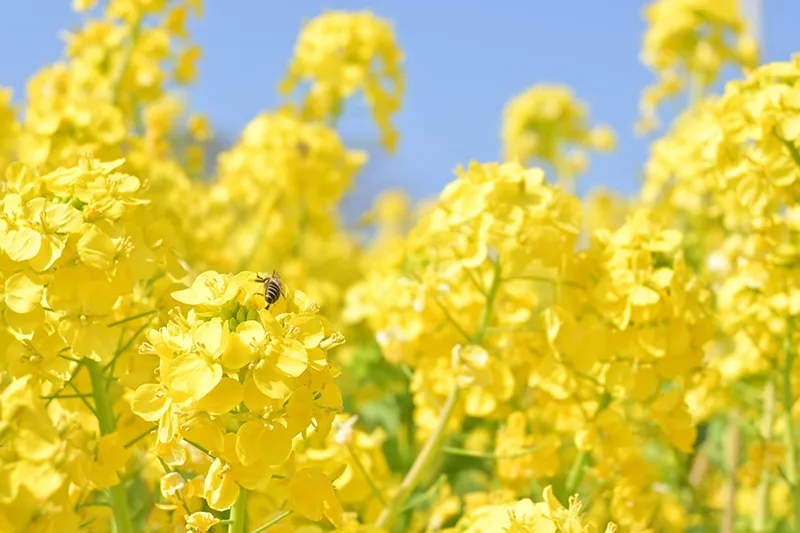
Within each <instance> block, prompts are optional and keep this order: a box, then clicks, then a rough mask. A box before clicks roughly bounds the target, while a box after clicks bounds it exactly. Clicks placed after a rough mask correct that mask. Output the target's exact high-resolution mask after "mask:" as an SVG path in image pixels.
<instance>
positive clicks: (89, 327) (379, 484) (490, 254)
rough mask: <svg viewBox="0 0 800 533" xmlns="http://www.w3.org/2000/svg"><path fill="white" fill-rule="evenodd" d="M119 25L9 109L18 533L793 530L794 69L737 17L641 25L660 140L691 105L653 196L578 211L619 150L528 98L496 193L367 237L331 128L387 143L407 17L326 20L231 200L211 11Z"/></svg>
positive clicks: (550, 92) (12, 473) (1, 404)
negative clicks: (349, 116)
mask: <svg viewBox="0 0 800 533" xmlns="http://www.w3.org/2000/svg"><path fill="white" fill-rule="evenodd" d="M95 4H96V3H95V2H93V1H91V0H76V1H74V2H73V7H74V9H75V10H79V11H87V12H89V13H88V15H87V18H86V19H85V23H84V24H83V26H82V27H79V28H77V29H74V30H73V31H71V32H70V33H69V34H67V35H65V39H64V40H65V43H66V47H65V54H64V58H63V60H62V61H60V62H58V63H55V64H53V65H50V66H47V67H45V68H43V69H41V70H40V71H38V72H37V73H36V74H34V76H32V78H31V79H30V80H29V83H28V87H27V90H26V91H25V92H24V94H22V95H21V98H20V105H19V108H17V107H16V106H15V105H12V101H11V93H10V91H8V90H6V89H0V172H2V176H3V179H2V187H1V188H0V531H3V532H5V531H9V532H13V533H16V532H19V533H24V532H29V531H34V532H42V533H50V532H56V531H58V532H62V531H63V532H66V533H80V532H83V531H99V532H104V531H115V532H117V533H133V532H134V531H152V532H156V533H161V532H163V533H169V532H179V533H180V532H186V533H188V532H209V531H210V532H214V531H218V530H222V529H223V528H225V527H228V528H229V529H230V530H231V531H236V532H241V531H256V530H258V531H264V530H266V529H269V530H270V531H276V532H290V531H298V532H302V533H321V532H323V531H338V532H342V533H395V532H397V531H409V532H412V533H422V532H427V531H452V532H458V531H463V532H466V531H470V532H475V533H478V532H489V531H497V532H542V531H545V532H550V533H557V532H564V533H599V532H601V531H605V532H606V533H612V532H614V531H617V530H619V531H631V532H635V533H655V532H662V531H664V532H668V533H684V532H686V531H696V532H698V533H699V532H703V533H708V532H709V531H717V530H719V528H720V523H721V521H724V524H728V523H729V522H728V521H729V520H730V519H731V517H733V518H735V523H734V524H733V526H732V527H733V528H734V529H736V530H742V531H744V530H747V531H750V530H752V531H758V532H762V533H764V532H767V531H784V530H789V529H791V528H792V526H793V525H796V522H797V517H798V516H800V514H798V511H797V509H800V483H798V479H800V471H799V470H798V464H800V456H798V452H800V449H798V445H797V442H798V441H797V437H798V435H797V432H796V424H797V421H798V419H800V410H799V409H798V402H796V399H797V395H798V393H800V389H798V386H799V385H798V383H800V382H799V381H798V379H799V378H800V375H798V365H797V350H796V346H797V344H798V341H800V334H799V332H800V327H799V326H800V324H798V320H800V275H798V271H800V269H798V268H797V266H798V261H800V244H799V243H800V208H798V205H797V199H798V198H800V188H799V187H800V185H798V184H799V183H800V181H798V178H800V171H798V169H800V146H798V144H797V140H798V138H800V56H798V57H795V58H793V59H792V60H791V61H787V62H782V63H773V64H769V65H764V66H761V67H758V68H753V67H754V65H753V63H754V60H755V46H754V44H753V42H752V39H751V38H750V37H749V36H748V35H747V32H746V28H745V25H744V24H743V22H742V20H741V14H740V13H739V11H738V9H737V5H736V3H735V2H733V1H732V0H730V1H728V0H726V1H719V2H712V1H710V0H704V1H701V0H658V1H656V2H654V3H653V4H652V5H651V6H650V7H649V8H648V11H647V20H648V33H647V35H646V37H645V44H644V51H643V57H644V58H645V61H646V62H647V64H648V66H650V67H651V68H654V69H655V70H657V71H658V72H659V76H660V78H659V85H658V86H657V87H656V88H653V89H649V90H648V91H646V92H645V94H644V97H643V102H644V111H645V114H646V117H645V118H652V116H649V115H647V113H650V112H653V111H654V109H655V107H656V105H657V104H658V102H660V101H661V99H663V97H665V96H667V95H670V94H673V93H674V92H676V91H679V90H680V89H681V88H682V86H683V84H684V82H686V81H688V79H689V78H692V79H693V80H694V82H693V83H695V84H696V85H695V89H696V92H697V93H698V94H696V95H694V96H696V97H697V98H695V97H693V98H692V103H693V105H692V106H690V107H689V108H688V109H687V110H685V111H684V112H683V113H682V114H681V115H680V116H679V118H678V119H677V120H676V121H675V122H674V123H673V124H672V125H671V127H670V128H669V131H668V133H667V135H666V136H664V137H663V138H661V139H659V140H657V141H656V142H655V143H654V144H653V146H652V149H651V157H650V160H649V161H648V163H647V165H646V167H645V172H644V174H645V182H644V184H643V188H642V190H641V192H640V193H639V194H638V195H634V196H632V197H630V198H622V197H618V196H616V195H614V194H613V193H611V192H608V191H603V190H600V191H598V192H596V193H594V194H593V195H591V196H590V197H589V198H587V199H585V200H583V201H581V200H579V199H578V198H577V197H575V196H574V195H572V194H571V193H570V191H569V188H570V187H571V185H572V184H573V183H572V181H571V180H573V179H574V178H575V177H576V176H577V174H579V173H580V172H581V171H582V170H583V169H584V168H585V166H586V164H587V163H586V161H587V157H588V156H587V154H588V152H589V151H590V150H599V151H605V150H609V149H611V148H612V147H613V144H614V135H613V133H612V132H611V130H610V129H608V128H607V127H603V126H594V125H592V124H591V122H590V121H589V118H588V117H589V113H588V110H587V109H586V107H585V106H584V104H582V103H581V102H579V101H578V100H577V99H576V98H575V97H574V95H573V94H572V93H571V91H570V90H569V89H568V88H566V87H562V86H546V85H538V86H534V87H532V88H531V89H529V90H528V91H526V92H524V93H522V94H520V95H518V96H517V97H515V98H514V99H512V100H511V101H510V102H509V105H508V106H507V108H506V110H505V115H504V117H503V132H502V135H503V139H502V141H503V145H504V146H503V150H504V153H503V159H504V162H501V163H494V162H489V163H477V162H472V163H470V164H469V165H468V166H466V168H463V167H459V168H458V169H457V170H456V177H455V179H453V180H452V181H451V182H450V183H448V184H447V185H446V186H445V187H444V189H443V190H442V191H441V193H440V194H439V195H438V196H437V197H436V198H434V199H432V200H431V201H428V202H422V203H419V204H415V203H414V202H412V201H411V199H410V198H409V197H408V196H407V195H406V194H405V193H404V192H402V191H384V192H383V193H382V194H380V195H379V196H378V197H377V199H376V201H375V204H374V206H373V207H372V208H371V209H370V210H369V211H368V212H366V213H365V214H364V216H363V217H362V218H361V220H360V221H359V225H358V227H356V228H351V227H349V226H347V225H346V224H345V223H344V222H343V219H344V217H342V216H341V213H340V212H339V210H340V207H341V204H342V199H343V198H344V197H345V196H346V195H347V194H349V193H350V192H351V191H352V190H353V187H354V183H355V182H356V177H357V175H358V173H359V172H360V171H361V169H362V168H363V167H364V164H365V162H366V158H367V154H366V153H364V152H361V151H357V150H353V149H351V148H350V147H348V146H347V143H346V142H345V141H344V139H343V138H342V137H341V136H340V135H339V134H338V133H337V131H336V130H335V122H336V119H337V118H338V117H339V116H340V115H341V114H342V113H343V112H344V109H345V106H346V105H349V101H351V100H352V99H353V97H355V96H357V93H361V95H362V96H363V97H364V99H365V100H366V102H367V104H368V105H369V107H370V108H371V110H372V113H373V116H374V118H375V119H376V121H377V123H378V126H379V128H380V129H381V133H382V140H383V143H384V145H385V146H386V147H387V148H390V149H391V148H393V147H394V146H395V144H396V142H397V132H396V131H395V130H394V128H393V127H392V125H391V123H390V121H391V119H392V117H393V116H394V114H395V113H396V111H397V110H398V108H399V106H400V101H401V98H402V94H403V83H404V81H403V72H402V66H401V64H402V58H403V54H402V52H401V51H400V49H399V47H398V44H397V42H396V39H395V36H394V34H393V30H392V28H391V25H390V23H389V22H388V21H385V20H383V19H380V18H378V17H376V16H374V15H372V14H370V13H367V12H329V13H325V14H323V15H321V16H320V17H318V18H316V19H314V20H312V21H311V22H309V23H308V24H306V25H305V26H304V28H303V30H302V31H301V33H300V36H299V37H298V40H297V45H296V49H295V57H294V58H293V59H292V61H291V63H290V66H289V71H288V73H287V76H286V79H285V80H284V82H283V83H282V84H281V90H282V91H283V92H284V93H285V95H286V96H287V97H291V95H292V94H294V95H300V94H301V93H302V96H298V101H297V102H296V104H290V105H285V106H282V107H281V108H279V109H273V110H266V111H263V112H261V113H259V114H258V115H256V116H255V117H254V118H253V119H252V120H251V121H250V122H249V123H248V124H247V126H246V127H245V128H244V130H243V132H242V133H241V135H240V138H239V139H238V140H237V141H236V143H235V144H234V145H233V146H231V147H230V148H228V149H227V150H226V151H224V152H223V153H222V154H220V156H219V158H218V161H217V164H216V167H215V169H214V172H213V173H209V169H208V168H207V166H206V164H207V161H208V158H207V155H206V150H207V149H208V148H209V142H210V141H211V140H212V139H213V138H214V131H213V127H212V124H211V123H210V121H209V119H208V118H207V117H206V116H205V115H203V114H200V113H197V112H195V111H194V110H192V109H191V108H190V107H189V106H188V104H187V102H185V101H184V100H183V99H182V98H180V97H179V96H178V94H177V93H176V91H175V88H174V87H175V85H176V84H184V83H190V82H192V81H193V80H194V79H196V78H197V77H198V75H199V72H198V69H197V67H198V60H199V58H200V57H202V53H203V52H202V49H201V48H200V47H199V46H198V44H197V43H195V42H193V40H192V38H191V33H190V31H189V30H190V28H191V27H192V17H196V16H200V15H201V14H202V2H201V1H199V0H111V1H110V2H107V3H104V4H103V5H102V6H99V7H97V6H95ZM730 63H734V64H738V65H741V66H744V67H747V69H748V70H747V75H746V77H745V78H744V79H741V80H737V81H734V82H730V83H729V84H728V85H727V86H726V87H725V90H724V91H723V93H722V94H721V95H719V96H716V97H713V96H709V97H704V98H702V99H700V98H699V95H700V93H701V92H703V93H704V92H705V91H707V90H709V89H710V88H711V86H712V85H711V84H712V82H713V80H714V79H715V78H716V77H717V75H718V74H719V71H720V69H721V68H723V67H724V66H726V65H727V64H730ZM306 88H307V89H308V90H307V92H303V91H304V90H305V89H306ZM530 163H535V164H541V165H543V166H544V167H545V168H547V169H548V172H547V174H550V171H551V170H552V171H553V174H554V177H555V178H556V181H557V182H556V183H555V184H551V183H549V182H548V180H547V179H546V173H545V172H544V171H543V170H540V169H538V168H529V167H528V166H527V165H528V164H530ZM271 273H276V274H277V273H279V276H280V277H279V278H278V277H275V278H272V277H270V274H271ZM264 277H266V278H267V279H268V280H270V281H267V282H264V281H258V279H262V280H263V279H264ZM278 279H280V280H282V281H281V282H280V286H278V285H276V284H277V283H278ZM269 285H272V290H271V294H273V296H274V298H272V297H271V298H270V304H269V306H268V305H267V296H266V293H267V288H268V286H269ZM300 288H302V290H300ZM276 289H279V290H276ZM273 299H274V300H275V301H272V300H273ZM267 307H268V308H267ZM345 337H346V338H347V343H346V344H345ZM332 348H337V349H336V350H332ZM532 494H543V501H539V502H534V501H532V500H531V499H530V497H531V495H532ZM576 494H581V495H582V496H583V497H584V501H586V502H587V503H586V507H584V506H583V505H582V504H581V503H580V501H579V500H578V497H577V495H576ZM561 502H567V504H568V505H567V506H564V505H563V504H562V503H561ZM793 522H794V523H793ZM606 524H608V525H606ZM603 527H605V529H603ZM725 528H728V526H727V525H725V526H724V527H723V529H725ZM728 529H730V528H728Z"/></svg>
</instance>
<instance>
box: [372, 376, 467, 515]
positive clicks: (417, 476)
mask: <svg viewBox="0 0 800 533" xmlns="http://www.w3.org/2000/svg"><path fill="white" fill-rule="evenodd" d="M459 393H460V389H459V387H458V382H454V383H453V388H452V390H451V391H450V395H449V396H448V397H447V402H445V404H444V409H443V410H442V412H441V414H440V415H439V421H438V423H437V424H436V427H435V428H434V430H433V433H431V435H430V437H428V440H427V441H426V442H425V445H424V446H423V448H422V450H421V451H420V452H419V455H417V458H416V459H415V460H414V464H413V465H411V469H409V471H408V473H407V474H406V476H405V477H404V478H403V481H402V483H400V487H399V488H398V490H397V494H395V496H394V498H392V501H391V503H390V504H389V505H388V506H384V508H383V510H381V514H380V515H379V516H378V520H377V521H376V522H375V525H376V526H377V527H379V528H383V529H385V530H386V531H390V530H391V528H392V526H393V525H394V522H395V521H396V520H397V517H398V516H399V515H400V511H401V510H402V509H403V506H404V505H405V503H406V501H408V498H409V497H410V496H411V494H412V493H413V492H414V490H415V489H416V488H417V485H419V483H420V481H421V480H422V476H423V475H425V474H429V473H430V468H431V465H432V464H433V461H434V459H435V458H436V456H437V455H438V453H437V452H439V451H440V449H441V446H442V442H444V436H445V430H446V429H447V426H448V424H449V423H450V418H451V417H452V416H453V413H454V412H455V409H456V405H457V404H458V397H459Z"/></svg>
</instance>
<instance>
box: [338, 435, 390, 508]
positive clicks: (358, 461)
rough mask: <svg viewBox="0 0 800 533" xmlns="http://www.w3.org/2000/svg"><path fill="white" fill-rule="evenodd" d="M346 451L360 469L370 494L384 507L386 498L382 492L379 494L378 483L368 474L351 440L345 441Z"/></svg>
mask: <svg viewBox="0 0 800 533" xmlns="http://www.w3.org/2000/svg"><path fill="white" fill-rule="evenodd" d="M346 446H347V451H349V452H350V455H351V456H352V457H353V462H354V463H355V464H356V467H358V469H359V470H360V471H361V475H362V476H364V478H365V479H366V480H367V483H368V484H369V487H370V488H371V489H372V494H374V495H375V497H376V498H378V500H379V501H380V502H381V505H383V506H384V507H385V506H386V500H385V499H384V498H383V494H381V491H380V489H379V488H378V485H377V484H376V483H375V479H374V478H373V477H372V476H371V475H370V473H369V471H368V470H367V468H366V467H365V466H364V463H363V462H362V461H361V458H360V457H359V456H358V454H357V453H356V450H355V449H354V448H353V444H352V443H351V442H349V441H348V442H347V444H346Z"/></svg>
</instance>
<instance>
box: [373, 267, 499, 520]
mask: <svg viewBox="0 0 800 533" xmlns="http://www.w3.org/2000/svg"><path fill="white" fill-rule="evenodd" d="M494 270H495V271H494V277H493V278H492V284H491V287H489V291H488V292H487V294H486V305H485V306H484V308H483V312H482V313H481V317H480V319H479V322H478V329H477V330H476V331H475V334H474V335H473V336H471V337H469V336H467V338H468V339H469V340H470V342H472V343H473V344H481V343H482V342H483V339H484V337H485V336H486V328H487V326H488V325H489V322H490V320H491V316H492V309H493V307H494V300H495V296H497V290H498V289H499V288H500V283H501V282H502V278H501V276H500V264H499V263H497V262H495V263H494ZM462 333H463V331H462ZM460 393H461V389H460V388H459V386H458V380H457V379H455V380H454V382H453V388H452V390H451V391H450V394H449V395H448V397H447V401H446V402H445V404H444V407H443V408H442V410H441V411H440V413H439V420H438V422H437V424H436V427H435V428H434V430H433V433H432V434H431V435H430V437H428V440H427V441H426V442H425V445H424V446H423V447H422V450H421V451H420V452H419V455H417V458H416V459H415V460H414V464H412V465H411V468H410V469H409V471H408V472H407V473H406V476H405V477H404V478H403V481H402V482H401V483H400V487H399V488H398V490H397V493H396V494H395V496H394V498H392V501H391V502H390V503H389V505H387V506H384V507H383V509H382V510H381V514H380V515H379V516H378V520H377V521H376V522H375V525H376V526H377V527H379V528H382V529H384V530H386V531H391V528H392V526H394V524H395V522H396V521H397V518H398V517H399V516H400V514H401V513H402V511H403V509H404V507H405V505H406V502H407V501H408V499H409V498H410V497H411V495H412V494H413V493H414V490H416V488H417V486H418V485H419V484H420V482H421V481H422V477H423V476H425V475H430V469H431V466H432V464H433V461H434V460H435V459H436V457H437V456H438V455H439V453H441V452H442V451H443V449H442V444H443V443H444V437H445V432H446V430H447V426H448V425H449V424H450V419H451V418H452V417H453V413H455V410H456V405H458V398H459V396H460Z"/></svg>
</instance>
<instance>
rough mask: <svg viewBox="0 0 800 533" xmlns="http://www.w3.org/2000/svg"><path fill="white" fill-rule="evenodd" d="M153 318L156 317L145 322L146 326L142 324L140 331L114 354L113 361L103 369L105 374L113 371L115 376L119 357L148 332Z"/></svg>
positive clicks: (151, 317)
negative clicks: (142, 334) (140, 336)
mask: <svg viewBox="0 0 800 533" xmlns="http://www.w3.org/2000/svg"><path fill="white" fill-rule="evenodd" d="M153 316H154V315H152V316H150V318H149V319H148V321H147V322H145V323H144V324H142V325H141V326H140V327H139V329H137V330H136V332H135V333H134V334H133V335H132V336H131V338H130V339H128V341H127V342H126V343H125V344H123V345H122V346H120V347H119V348H117V351H115V352H114V357H113V358H112V359H111V361H109V362H108V364H107V365H106V366H104V367H103V371H104V372H105V371H108V370H109V369H111V372H110V373H111V374H112V375H113V374H114V368H115V366H116V364H117V359H119V356H120V355H122V354H123V353H125V352H126V351H128V348H130V347H131V346H132V345H133V342H134V341H135V340H136V338H137V337H138V336H139V335H141V333H142V332H143V331H144V330H146V329H147V328H149V327H150V324H152V322H153Z"/></svg>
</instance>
